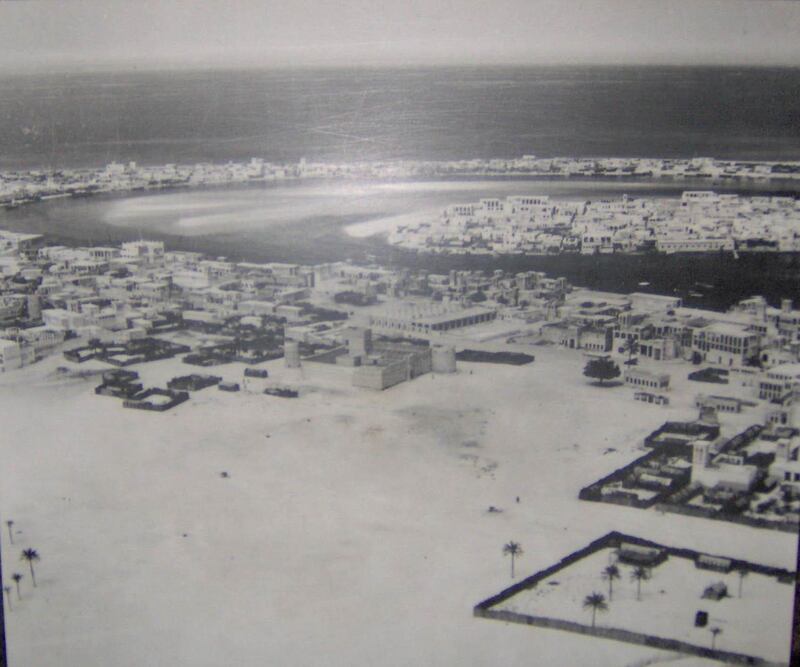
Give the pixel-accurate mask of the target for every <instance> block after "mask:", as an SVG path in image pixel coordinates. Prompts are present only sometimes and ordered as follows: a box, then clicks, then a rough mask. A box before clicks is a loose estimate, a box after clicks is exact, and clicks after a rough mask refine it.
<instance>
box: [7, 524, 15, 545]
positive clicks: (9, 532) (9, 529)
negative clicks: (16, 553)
mask: <svg viewBox="0 0 800 667" xmlns="http://www.w3.org/2000/svg"><path fill="white" fill-rule="evenodd" d="M13 525H14V521H13V520H12V519H9V520H8V521H6V526H8V539H9V541H10V542H11V544H14V533H13V532H11V527H12V526H13Z"/></svg>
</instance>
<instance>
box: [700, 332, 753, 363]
mask: <svg viewBox="0 0 800 667" xmlns="http://www.w3.org/2000/svg"><path fill="white" fill-rule="evenodd" d="M759 345H760V336H759V335H758V334H757V333H755V332H753V331H750V330H749V328H748V327H747V326H745V325H741V324H732V323H729V322H713V323H712V324H708V325H707V326H704V327H701V328H698V329H695V330H694V332H693V335H692V351H694V352H697V353H698V354H700V356H701V358H702V359H703V360H704V361H706V362H708V363H711V364H717V365H720V366H743V365H745V364H746V363H747V362H749V361H750V360H752V359H755V358H757V357H758V351H759Z"/></svg>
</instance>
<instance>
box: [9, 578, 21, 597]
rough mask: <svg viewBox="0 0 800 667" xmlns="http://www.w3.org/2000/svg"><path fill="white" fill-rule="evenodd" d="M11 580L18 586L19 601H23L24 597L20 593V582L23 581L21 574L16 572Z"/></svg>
mask: <svg viewBox="0 0 800 667" xmlns="http://www.w3.org/2000/svg"><path fill="white" fill-rule="evenodd" d="M11 578H12V579H13V580H14V583H15V584H16V585H17V600H21V599H22V595H21V594H20V592H19V582H20V581H22V575H21V574H20V573H19V572H14V574H12V575H11Z"/></svg>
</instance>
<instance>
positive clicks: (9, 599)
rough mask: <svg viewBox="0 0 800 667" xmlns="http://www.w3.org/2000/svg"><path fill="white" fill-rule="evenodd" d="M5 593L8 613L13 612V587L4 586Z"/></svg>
mask: <svg viewBox="0 0 800 667" xmlns="http://www.w3.org/2000/svg"><path fill="white" fill-rule="evenodd" d="M3 592H4V593H5V594H6V600H8V611H13V609H14V608H13V607H12V606H11V586H3Z"/></svg>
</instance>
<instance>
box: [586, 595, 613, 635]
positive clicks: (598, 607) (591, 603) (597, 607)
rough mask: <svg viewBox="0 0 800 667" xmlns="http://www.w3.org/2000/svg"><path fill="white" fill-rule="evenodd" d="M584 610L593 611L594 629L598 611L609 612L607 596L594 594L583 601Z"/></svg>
mask: <svg viewBox="0 0 800 667" xmlns="http://www.w3.org/2000/svg"><path fill="white" fill-rule="evenodd" d="M583 608H584V609H591V610H592V627H594V622H595V619H596V617H597V612H598V611H608V605H607V604H606V596H605V595H603V594H602V593H592V594H591V595H587V596H586V597H585V598H584V599H583Z"/></svg>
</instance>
